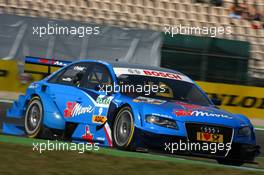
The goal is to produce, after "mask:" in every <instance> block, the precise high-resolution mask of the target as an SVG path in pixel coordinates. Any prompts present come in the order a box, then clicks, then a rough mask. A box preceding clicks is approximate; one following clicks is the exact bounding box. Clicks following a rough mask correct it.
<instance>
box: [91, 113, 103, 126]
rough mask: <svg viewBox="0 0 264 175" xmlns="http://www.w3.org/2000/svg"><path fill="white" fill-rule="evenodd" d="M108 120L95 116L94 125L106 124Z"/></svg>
mask: <svg viewBox="0 0 264 175" xmlns="http://www.w3.org/2000/svg"><path fill="white" fill-rule="evenodd" d="M106 120H107V118H106V117H105V116H99V115H94V116H93V118H92V121H93V123H99V124H104V123H105V122H106Z"/></svg>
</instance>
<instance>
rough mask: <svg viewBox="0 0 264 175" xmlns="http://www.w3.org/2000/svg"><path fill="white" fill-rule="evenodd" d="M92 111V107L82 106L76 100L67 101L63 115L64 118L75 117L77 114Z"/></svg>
mask: <svg viewBox="0 0 264 175" xmlns="http://www.w3.org/2000/svg"><path fill="white" fill-rule="evenodd" d="M92 111H93V107H92V106H91V105H89V106H88V107H83V106H82V105H81V104H79V103H76V102H67V103H66V109H65V110H64V116H65V117H66V118H70V117H75V116H78V115H83V114H89V113H91V112H92Z"/></svg>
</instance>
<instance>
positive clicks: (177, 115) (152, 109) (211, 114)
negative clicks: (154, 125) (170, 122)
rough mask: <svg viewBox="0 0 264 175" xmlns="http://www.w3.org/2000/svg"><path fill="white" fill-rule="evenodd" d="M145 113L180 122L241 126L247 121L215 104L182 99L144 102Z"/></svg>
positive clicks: (142, 107) (141, 106)
mask: <svg viewBox="0 0 264 175" xmlns="http://www.w3.org/2000/svg"><path fill="white" fill-rule="evenodd" d="M140 108H141V110H142V112H143V114H144V115H147V114H152V115H158V116H161V117H167V118H172V119H174V120H176V121H179V122H197V123H198V122H199V123H208V124H218V125H226V126H232V127H239V126H241V125H246V124H247V121H245V120H243V118H240V117H239V116H236V115H234V114H232V113H230V112H227V111H225V110H222V109H218V108H216V107H215V106H200V105H194V104H189V103H185V102H181V101H161V102H160V103H148V102H144V105H140Z"/></svg>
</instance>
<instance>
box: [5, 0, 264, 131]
mask: <svg viewBox="0 0 264 175" xmlns="http://www.w3.org/2000/svg"><path fill="white" fill-rule="evenodd" d="M263 21H264V0H248V1H238V0H133V1H132V0H46V1H42V0H0V46H1V47H0V58H1V60H2V61H1V62H0V98H1V99H10V100H12V99H14V98H16V97H17V94H19V93H23V92H24V90H25V88H26V87H27V86H28V84H29V83H30V82H32V81H36V80H38V79H40V78H42V77H41V76H39V75H32V74H27V73H24V57H25V56H34V57H42V58H49V59H59V60H71V61H74V60H79V59H100V60H111V61H117V60H118V61H126V62H131V63H137V64H146V65H152V66H161V67H166V68H170V69H174V70H178V71H181V72H183V73H184V74H186V75H188V76H190V77H191V78H192V79H194V80H196V81H197V83H198V84H199V85H200V86H201V87H202V88H203V89H204V90H205V91H206V92H207V93H208V95H209V96H212V97H217V98H219V99H221V100H222V102H223V103H222V106H221V107H222V108H224V109H227V110H230V111H231V112H235V113H243V114H245V115H247V116H248V117H250V118H252V119H253V123H254V124H255V125H257V126H262V125H264V122H263V120H262V119H263V118H264V116H263V109H264V90H263V86H264V76H263V75H264V28H263V23H264V22H263ZM48 25H50V26H63V27H69V28H70V27H73V26H74V27H76V28H78V27H82V26H85V27H87V26H89V27H91V28H93V29H94V28H95V27H98V29H99V32H98V33H97V34H89V35H84V36H80V35H77V34H68V35H67V34H66V35H65V34H63V35H61V34H60V35H58V34H57V35H56V34H50V35H49V34H46V35H42V36H39V35H38V34H36V33H34V31H35V30H34V29H36V28H37V27H47V26H48ZM180 26H181V27H186V26H188V27H196V28H197V27H198V28H209V29H212V28H213V29H215V28H217V29H219V28H222V29H223V28H224V29H230V31H229V32H227V31H224V32H218V33H217V34H216V35H215V37H212V35H210V32H208V31H207V32H204V33H201V32H200V33H199V32H192V33H187V34H176V33H175V31H176V29H177V30H178V31H179V27H180ZM167 29H170V30H169V31H168V30H167ZM185 31H186V30H185ZM173 32H174V33H173ZM29 69H30V68H29ZM32 69H33V68H32Z"/></svg>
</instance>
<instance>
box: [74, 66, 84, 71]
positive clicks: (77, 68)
mask: <svg viewBox="0 0 264 175" xmlns="http://www.w3.org/2000/svg"><path fill="white" fill-rule="evenodd" d="M73 69H74V70H76V71H80V72H82V71H84V70H86V68H85V67H82V66H74V68H73Z"/></svg>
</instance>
